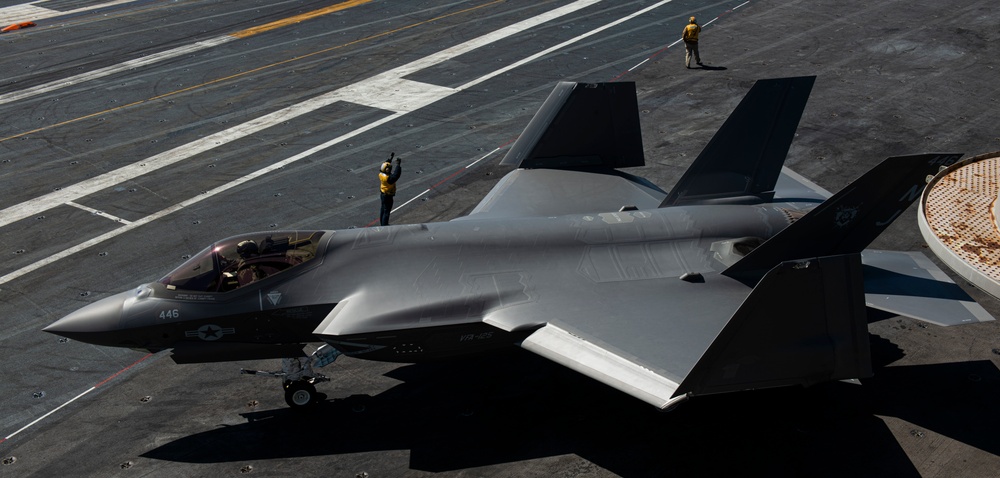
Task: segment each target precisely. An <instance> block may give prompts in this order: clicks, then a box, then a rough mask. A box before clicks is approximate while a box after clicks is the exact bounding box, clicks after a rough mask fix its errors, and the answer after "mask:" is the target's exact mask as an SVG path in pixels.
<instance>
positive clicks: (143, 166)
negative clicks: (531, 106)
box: [0, 0, 600, 227]
mask: <svg viewBox="0 0 1000 478" xmlns="http://www.w3.org/2000/svg"><path fill="white" fill-rule="evenodd" d="M598 1H600V0H579V1H577V2H574V3H572V4H569V5H566V6H563V7H560V8H557V9H555V10H551V11H549V12H546V13H543V14H541V15H538V16H535V17H532V18H529V19H527V20H523V21H521V22H518V23H515V24H513V25H510V26H508V27H506V28H503V29H500V30H497V31H495V32H492V33H488V34H486V35H483V36H481V37H479V38H475V39H472V40H469V41H467V42H465V43H462V44H459V45H456V46H453V47H451V48H448V49H445V50H443V51H440V52H438V53H435V54H433V55H430V56H427V57H424V58H421V59H419V60H416V61H413V62H411V63H408V64H406V65H403V66H400V67H397V68H394V69H392V70H389V71H386V72H384V73H381V74H379V75H376V76H374V77H372V78H368V79H366V80H362V81H360V82H358V83H355V84H353V85H349V86H345V87H343V88H340V89H337V90H335V91H331V92H330V93H326V94H323V95H320V96H318V97H316V98H312V99H310V100H307V101H303V102H302V103H298V104H295V105H292V106H289V107H287V108H283V109H281V110H278V111H275V112H273V113H270V114H268V115H264V116H262V117H260V118H256V119H253V120H250V121H248V122H246V123H243V124H240V125H237V126H235V127H232V128H229V129H227V130H223V131H220V132H218V133H215V134H212V135H209V136H206V137H204V138H201V139H199V140H196V141H193V142H191V143H188V144H185V145H183V146H179V147H176V148H174V149H171V150H168V151H164V152H162V153H160V154H157V155H155V156H152V157H149V158H147V159H145V160H141V161H138V162H136V163H132V164H130V165H128V166H124V167H121V168H118V169H116V170H114V171H110V172H107V173H104V174H102V175H100V176H96V177H94V178H91V179H88V180H86V181H81V182H79V183H76V184H73V185H70V186H65V187H63V188H61V189H60V190H58V191H53V192H51V193H49V194H46V195H44V196H41V197H38V198H35V199H32V200H29V201H25V202H23V203H20V204H15V205H13V206H10V207H8V208H6V209H4V210H2V211H0V227H3V226H6V225H8V224H11V223H13V222H16V221H19V220H21V219H25V218H28V217H31V216H35V215H38V214H39V213H41V212H43V211H47V210H49V209H52V208H54V207H56V206H59V205H61V204H65V203H67V202H70V201H75V200H77V199H80V198H82V197H85V196H88V195H90V194H93V193H96V192H98V191H101V190H103V189H106V188H109V187H112V186H115V185H117V184H119V183H123V182H126V181H131V180H133V179H135V178H137V177H139V176H141V175H143V174H146V173H149V172H152V171H156V170H158V169H161V168H164V167H167V166H171V165H173V164H175V163H178V162H180V161H183V160H185V159H188V158H191V157H192V156H195V155H197V154H200V153H204V152H207V151H209V150H212V149H214V148H216V147H218V146H221V145H224V144H228V143H231V142H233V141H236V140H238V139H242V138H245V137H247V136H249V135H251V134H254V133H257V132H260V131H263V130H264V129H267V128H270V127H272V126H275V125H279V124H281V123H283V122H285V121H288V120H291V119H294V118H297V117H299V116H302V115H305V114H307V113H311V112H313V111H316V110H318V109H320V108H324V107H326V106H329V105H331V104H333V103H336V102H338V101H346V102H357V101H359V100H358V94H359V92H363V93H366V94H368V93H371V94H375V95H377V101H376V102H375V103H376V104H378V105H379V107H382V108H384V109H388V110H390V111H393V112H396V113H400V112H409V111H414V110H415V109H418V108H421V107H423V106H426V105H428V104H430V103H433V102H434V101H438V100H440V99H442V98H445V97H447V96H449V95H451V94H453V93H455V91H457V90H455V89H451V88H444V87H439V86H435V85H426V88H427V93H426V94H424V95H421V96H419V97H417V98H414V97H413V96H411V94H412V93H413V91H414V90H415V87H414V83H416V82H412V81H410V80H403V79H402V77H404V76H406V75H410V74H412V73H415V72H417V71H420V70H423V69H426V68H428V67H431V66H434V65H437V64H439V63H442V62H444V61H447V60H450V59H452V58H455V57H456V56H458V55H461V54H463V53H467V52H469V51H472V50H475V49H477V48H481V47H483V46H486V45H489V44H491V43H495V42H497V41H500V40H502V39H504V38H507V37H510V36H512V35H514V34H516V33H519V32H522V31H525V30H527V29H529V28H532V27H535V26H538V25H540V24H542V23H545V22H548V21H551V20H554V19H556V18H559V17H562V16H565V15H568V14H570V13H573V12H575V11H577V10H580V9H582V8H585V7H588V6H590V5H593V4H595V3H598ZM564 44H565V43H564ZM549 50H551V49H549ZM549 50H547V51H549ZM507 69H509V67H508V68H506V69H504V70H503V71H506V70H507ZM497 74H499V73H492V74H489V75H487V76H485V77H483V78H482V79H481V80H480V81H484V80H485V79H486V78H492V77H493V76H496V75H497ZM480 81H474V82H472V83H470V85H471V84H476V83H479V82H480Z"/></svg>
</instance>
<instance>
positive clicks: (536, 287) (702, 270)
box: [44, 77, 993, 409]
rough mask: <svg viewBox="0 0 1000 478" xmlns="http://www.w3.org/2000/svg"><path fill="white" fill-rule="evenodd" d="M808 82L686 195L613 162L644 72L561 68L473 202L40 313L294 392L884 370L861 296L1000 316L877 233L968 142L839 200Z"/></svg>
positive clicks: (667, 402)
mask: <svg viewBox="0 0 1000 478" xmlns="http://www.w3.org/2000/svg"><path fill="white" fill-rule="evenodd" d="M814 79H815V78H814V77H799V78H782V79H770V80H760V81H757V82H756V83H755V84H754V86H753V87H752V88H751V89H750V91H749V92H748V93H747V95H746V97H745V98H744V99H743V100H742V102H741V103H740V104H739V106H738V107H737V108H736V110H735V111H734V112H733V114H732V115H731V116H730V117H729V118H728V119H727V120H726V121H725V123H724V124H723V126H722V127H721V128H720V129H719V131H718V132H717V133H716V135H715V136H714V137H713V138H712V140H711V141H710V142H709V143H708V145H707V146H706V147H705V148H704V150H703V151H702V152H701V154H700V155H699V156H698V158H697V159H696V160H695V161H694V162H693V164H692V165H691V166H690V168H689V169H688V170H687V172H686V173H685V174H684V175H683V176H682V178H681V179H680V180H679V181H678V183H677V184H676V185H675V186H674V187H673V188H672V189H671V190H670V192H666V191H664V190H662V189H660V188H659V187H657V186H656V185H654V184H652V183H651V182H649V181H647V180H645V179H643V178H641V177H637V176H634V175H631V174H628V173H625V172H623V171H621V169H622V168H628V167H635V166H642V165H644V164H645V158H644V154H643V147H642V138H641V133H640V126H639V117H638V109H637V98H636V92H635V85H634V84H633V83H597V84H584V83H572V82H562V83H559V84H558V85H557V86H556V87H555V89H554V90H553V92H552V93H551V95H550V96H549V97H548V99H547V100H546V101H545V102H544V104H543V105H542V106H541V108H540V110H539V111H538V112H537V114H536V115H535V116H534V118H533V119H532V120H531V121H530V123H529V124H528V126H527V128H526V129H525V131H524V132H523V134H522V135H521V136H520V137H519V139H518V140H517V142H516V143H515V144H514V145H513V146H512V147H511V149H510V150H509V151H508V153H507V155H506V156H505V157H504V159H503V163H505V164H510V165H516V166H517V168H516V169H514V170H513V171H512V172H510V173H509V174H507V175H506V176H505V177H504V178H503V179H502V180H501V181H500V182H499V183H498V184H497V185H496V187H494V188H493V189H492V190H491V191H490V192H489V194H488V195H487V196H486V197H485V198H484V199H483V200H482V201H481V202H480V203H479V204H478V205H477V206H476V207H475V208H474V209H473V210H472V211H471V212H470V213H469V214H468V215H466V216H464V217H460V218H458V219H455V220H452V221H449V222H441V223H428V224H411V225H396V226H387V227H370V228H363V229H347V230H336V231H284V232H275V231H270V232H259V233H251V234H244V235H240V236H236V237H231V238H228V239H223V240H221V241H219V242H217V243H215V244H212V245H210V246H208V247H207V248H205V249H204V250H203V251H201V252H200V253H198V254H197V255H195V256H193V257H192V258H191V259H190V260H188V261H186V262H185V263H183V264H181V265H180V266H179V267H177V268H176V269H175V270H173V271H171V272H169V273H168V274H166V275H165V276H163V278H161V279H159V280H157V281H155V282H152V283H149V284H143V285H139V286H138V287H136V288H135V289H133V290H129V291H126V292H122V293H120V294H117V295H113V296H111V297H107V298H104V299H101V300H99V301H97V302H96V303H93V304H91V305H88V306H86V307H84V308H82V309H80V310H77V311H76V312H73V313H71V314H69V315H68V316H66V317H64V318H62V319H60V320H58V321H57V322H55V323H53V324H52V325H49V326H48V327H46V328H45V329H44V330H45V331H47V332H51V333H54V334H58V335H61V336H64V337H68V338H70V339H74V340H79V341H83V342H88V343H91V344H98V345H105V346H112V347H130V348H133V349H142V350H148V351H151V352H158V351H163V350H167V349H172V357H173V359H174V360H175V361H176V362H177V363H196V362H214V361H233V360H249V359H265V358H285V359H286V361H285V363H286V364H289V363H291V364H293V365H294V364H298V365H299V366H300V369H299V371H300V372H302V371H303V370H304V371H307V372H309V373H298V374H297V375H296V374H293V373H292V370H290V369H292V368H295V367H293V366H292V365H287V366H286V369H285V372H284V374H283V375H281V376H284V377H285V380H284V387H285V393H286V397H285V398H286V400H287V401H288V403H289V404H290V405H292V406H306V405H310V404H312V403H315V402H316V400H317V398H316V397H317V395H318V394H317V393H316V388H315V386H314V383H316V375H318V374H314V373H312V372H311V365H312V364H313V361H314V359H315V360H319V359H320V358H325V359H329V358H331V357H333V358H335V356H336V354H338V353H342V354H345V355H348V356H352V357H357V358H362V359H370V360H380V361H391V362H405V363H412V362H419V361H425V360H438V359H448V358H454V357H461V356H463V355H467V354H475V353H482V352H485V351H489V350H494V349H499V348H505V347H521V348H523V349H525V350H529V351H531V352H534V353H536V354H539V355H541V356H543V357H546V358H548V359H550V360H552V361H554V362H557V363H559V364H562V365H564V366H566V367H569V368H571V369H573V370H576V371H578V372H580V373H582V374H584V375H587V376H589V377H592V378H593V379H596V380H599V381H600V382H603V383H605V384H607V385H609V386H611V387H614V388H616V389H618V390H621V391H622V392H625V393H627V394H629V395H632V396H634V397H636V398H638V399H640V400H643V401H645V402H648V403H650V404H652V405H653V406H655V407H658V408H661V409H667V408H671V407H673V406H675V405H676V404H678V403H680V402H681V401H683V400H686V399H689V398H691V397H697V396H701V395H705V394H713V393H722V392H732V391H739V390H748V389H757V388H763V387H776V386H790V385H810V384H813V383H817V382H821V381H829V380H840V379H856V378H865V377H868V376H871V375H872V366H871V360H870V353H869V338H868V329H867V324H868V321H867V310H868V309H869V308H873V309H880V310H885V311H889V312H891V313H893V314H899V315H906V316H910V317H913V318H916V319H920V320H925V321H929V322H932V323H935V324H938V325H952V324H961V323H973V322H980V321H986V320H993V319H992V317H990V315H989V314H988V313H987V312H986V311H985V310H984V309H983V308H982V307H980V306H979V305H978V304H976V303H975V302H974V301H973V300H972V299H971V298H970V297H969V296H968V295H967V294H965V293H964V292H963V291H962V290H961V289H960V288H959V287H957V286H956V285H955V284H954V283H953V282H951V281H950V280H949V279H948V278H947V276H946V275H945V274H943V273H942V272H941V271H940V270H939V269H938V268H937V267H936V266H934V264H933V263H932V262H931V261H929V260H928V259H927V258H926V257H924V256H923V255H921V254H920V253H910V252H889V251H876V250H868V249H866V248H867V247H868V245H869V244H870V243H871V241H872V240H873V239H875V238H876V237H877V236H878V235H879V234H880V233H881V232H882V231H883V230H885V228H886V227H888V226H889V224H891V223H892V222H893V221H894V220H895V219H897V218H898V217H899V216H900V215H901V213H903V211H905V210H906V209H907V208H908V207H909V206H910V204H911V203H912V202H913V201H914V200H915V199H916V198H917V197H919V195H920V192H921V191H922V189H923V187H924V185H925V182H926V178H927V177H928V175H933V174H934V173H936V172H937V171H938V170H939V168H941V167H944V166H948V165H950V164H952V163H954V162H955V161H957V160H958V159H959V157H960V156H961V155H960V154H952V153H931V154H917V155H912V156H899V157H892V158H888V159H886V160H885V161H883V162H882V163H881V164H879V165H878V166H876V167H875V168H874V169H872V170H870V171H869V172H868V173H866V174H864V175H863V176H862V177H860V178H859V179H857V180H856V181H854V182H853V183H851V184H850V185H849V186H847V187H846V188H844V189H843V190H842V191H840V192H838V193H837V194H830V193H829V192H827V191H825V190H824V189H823V188H821V187H819V186H817V185H815V184H813V183H811V182H810V181H808V180H806V179H805V178H803V177H801V176H799V175H797V174H796V173H794V172H793V171H791V170H788V169H787V168H784V167H783V164H784V161H785V157H786V155H787V153H788V149H789V145H790V143H791V141H792V138H793V136H794V135H795V130H796V128H797V127H798V123H799V119H800V117H801V114H802V111H803V109H804V108H805V104H806V101H807V99H808V96H809V93H810V91H811V89H812V86H813V83H814ZM317 343H320V344H325V345H323V346H321V350H324V349H325V350H326V351H328V352H326V353H325V355H323V356H322V357H320V358H317V357H318V356H313V357H307V356H306V354H305V353H304V352H303V350H304V347H305V346H306V345H308V344H317ZM331 351H332V352H331ZM324 361H328V360H324Z"/></svg>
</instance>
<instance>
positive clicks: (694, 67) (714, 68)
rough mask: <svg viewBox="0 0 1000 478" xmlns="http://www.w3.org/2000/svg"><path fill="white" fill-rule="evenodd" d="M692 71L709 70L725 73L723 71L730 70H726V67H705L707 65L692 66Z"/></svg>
mask: <svg viewBox="0 0 1000 478" xmlns="http://www.w3.org/2000/svg"><path fill="white" fill-rule="evenodd" d="M691 69H692V70H709V71H723V70H728V68H726V67H724V66H714V65H705V64H701V65H693V66H691Z"/></svg>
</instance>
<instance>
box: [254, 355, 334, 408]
mask: <svg viewBox="0 0 1000 478" xmlns="http://www.w3.org/2000/svg"><path fill="white" fill-rule="evenodd" d="M339 356H340V351H339V350H337V349H335V348H333V347H330V346H329V345H325V344H324V345H322V346H320V347H319V348H318V349H316V351H315V352H313V353H312V355H310V356H308V357H291V358H283V359H281V371H280V372H265V371H262V370H246V369H243V370H240V373H242V374H247V375H260V376H264V377H276V378H280V379H282V388H284V390H285V403H287V404H288V406H289V407H292V408H306V407H309V406H310V405H314V404H316V403H317V402H318V401H319V393H318V392H316V384H317V383H321V382H328V381H330V379H329V378H327V377H326V375H323V374H321V373H316V372H314V371H313V365H315V366H317V367H324V366H326V365H329V364H331V363H333V361H334V360H337V357H339Z"/></svg>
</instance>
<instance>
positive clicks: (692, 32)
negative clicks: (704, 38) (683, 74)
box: [681, 17, 701, 68]
mask: <svg viewBox="0 0 1000 478" xmlns="http://www.w3.org/2000/svg"><path fill="white" fill-rule="evenodd" d="M699 33H701V27H700V26H698V20H696V19H695V18H694V17H691V20H690V21H689V22H688V24H687V26H686V27H684V33H683V35H682V36H681V38H683V39H684V66H686V67H688V68H691V57H692V56H694V62H695V63H697V64H699V65H701V55H699V54H698V34H699Z"/></svg>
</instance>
